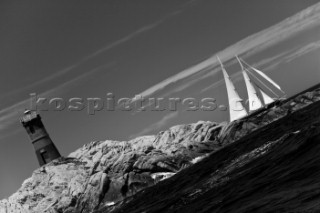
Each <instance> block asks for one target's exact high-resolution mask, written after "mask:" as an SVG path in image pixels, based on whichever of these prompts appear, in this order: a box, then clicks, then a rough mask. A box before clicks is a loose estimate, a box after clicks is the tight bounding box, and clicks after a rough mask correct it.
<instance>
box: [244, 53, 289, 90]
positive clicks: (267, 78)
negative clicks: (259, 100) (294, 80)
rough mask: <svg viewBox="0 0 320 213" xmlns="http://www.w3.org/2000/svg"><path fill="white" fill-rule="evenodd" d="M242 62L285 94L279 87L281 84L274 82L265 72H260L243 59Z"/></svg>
mask: <svg viewBox="0 0 320 213" xmlns="http://www.w3.org/2000/svg"><path fill="white" fill-rule="evenodd" d="M241 61H243V62H244V63H245V64H246V65H248V66H249V67H250V68H251V69H252V70H254V71H255V72H256V73H258V74H259V75H260V76H261V77H263V78H264V79H266V80H267V81H269V82H270V83H271V84H272V85H273V86H275V87H276V88H277V89H278V90H280V91H281V92H283V91H282V90H281V87H280V86H279V84H277V83H276V82H274V81H273V80H272V79H271V78H270V77H268V76H267V75H266V74H264V73H263V72H261V71H260V70H258V69H256V68H254V67H252V66H250V65H249V64H247V63H246V62H245V61H244V60H243V59H241ZM283 93H284V92H283Z"/></svg>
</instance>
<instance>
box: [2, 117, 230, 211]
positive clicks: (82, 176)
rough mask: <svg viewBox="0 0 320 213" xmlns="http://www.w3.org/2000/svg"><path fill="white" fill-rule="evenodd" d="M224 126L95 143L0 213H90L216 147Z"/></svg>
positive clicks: (52, 166) (39, 178)
mask: <svg viewBox="0 0 320 213" xmlns="http://www.w3.org/2000/svg"><path fill="white" fill-rule="evenodd" d="M225 126H226V124H225V123H222V124H218V123H214V122H208V121H207V122H204V121H199V122H197V123H195V124H188V125H178V126H174V127H172V128H170V129H169V130H167V131H164V132H160V133H159V134H158V135H151V136H142V137H138V138H135V139H133V140H130V141H110V140H107V141H94V142H91V143H88V144H86V145H84V146H83V147H82V148H80V149H78V150H76V151H75V152H73V153H71V154H70V155H69V156H68V157H67V158H60V159H58V160H55V161H52V162H51V163H49V164H47V165H45V166H42V167H41V168H39V169H37V170H36V171H34V173H33V175H32V177H31V178H29V179H27V180H26V181H25V182H24V183H23V184H22V187H21V188H20V189H19V190H18V191H17V192H16V193H15V194H13V195H12V196H11V197H10V198H8V199H5V200H2V201H1V202H0V212H1V213H2V212H91V211H92V210H94V209H97V208H98V207H99V206H101V205H104V206H105V205H112V204H113V203H115V202H117V201H119V200H122V199H123V198H125V197H127V196H131V195H133V194H135V193H137V192H138V191H140V190H141V189H144V188H146V187H148V186H151V185H154V184H155V183H157V182H159V181H161V180H163V179H165V178H168V177H171V176H172V175H174V174H175V173H177V172H179V171H180V170H181V169H183V168H186V167H188V166H190V165H191V164H193V161H192V160H193V159H194V158H197V157H199V156H202V155H203V154H206V153H209V152H212V151H214V150H216V149H218V148H219V147H220V144H219V142H218V140H217V138H218V136H219V134H220V133H221V130H222V129H223V128H224V127H225Z"/></svg>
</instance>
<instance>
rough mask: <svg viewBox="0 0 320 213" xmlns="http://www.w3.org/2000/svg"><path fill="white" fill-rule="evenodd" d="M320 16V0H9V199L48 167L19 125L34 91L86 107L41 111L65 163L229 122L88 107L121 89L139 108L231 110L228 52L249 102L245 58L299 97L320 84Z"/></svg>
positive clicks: (1, 81) (4, 146) (219, 113)
mask: <svg viewBox="0 0 320 213" xmlns="http://www.w3.org/2000/svg"><path fill="white" fill-rule="evenodd" d="M319 14H320V3H319V1H316V0H303V1H302V0H268V1H266V0H244V1H231V0H161V1H159V0H158V1H156V0H136V1H132V0H118V1H115V0H106V1H80V0H77V1H75V0H68V1H43V0H41V1H40V0H39V1H13V0H10V1H9V0H8V1H7V0H3V1H1V2H0V46H1V48H0V70H1V71H0V145H1V148H0V198H5V197H8V196H10V195H11V194H12V193H13V192H15V191H16V190H17V189H18V188H19V187H20V186H21V184H22V182H23V180H24V179H26V178H28V177H30V176H31V175H32V172H33V170H35V169H36V168H38V162H37V160H36V156H35V154H34V150H33V147H32V144H31V143H30V141H29V139H28V136H27V134H26V132H25V130H24V129H23V127H22V126H21V124H20V122H19V117H20V116H21V115H22V113H23V111H24V110H25V109H27V108H30V107H31V103H32V101H31V96H30V94H31V93H36V94H37V96H38V97H42V98H47V99H48V100H50V99H52V98H60V99H63V100H65V101H66V104H67V105H68V104H69V105H70V103H69V102H68V100H70V98H82V99H83V100H85V102H84V104H85V105H86V107H85V108H84V109H83V110H80V111H71V110H68V108H65V109H64V110H61V111H58V110H55V108H54V107H52V105H50V106H49V108H48V110H47V111H44V110H43V109H45V107H43V108H41V109H40V110H39V111H38V112H39V113H40V115H41V117H42V120H43V123H44V125H45V127H46V129H47V131H48V132H49V134H50V136H51V138H52V140H53V141H54V143H55V144H56V146H57V148H58V149H59V151H60V152H61V154H62V155H64V156H67V155H68V154H69V153H70V152H72V151H74V150H76V149H77V148H80V147H81V146H82V145H84V144H86V143H89V142H90V141H96V140H107V139H108V140H117V141H127V140H129V139H132V138H134V137H138V136H141V135H149V134H156V133H158V132H159V131H163V130H166V129H168V128H169V127H171V126H173V125H178V124H186V123H194V122H197V121H199V120H208V121H215V122H223V121H228V119H229V114H228V111H223V110H219V109H216V110H214V111H203V110H196V111H188V110H187V108H186V106H185V105H183V104H181V103H180V104H179V103H178V104H177V108H176V110H172V109H166V110H163V111H154V110H151V108H150V106H149V107H146V109H144V110H141V109H140V110H137V108H135V109H134V110H131V111H124V110H123V109H124V107H125V105H123V104H122V105H121V104H120V105H119V106H118V107H116V108H115V110H113V111H112V110H107V109H106V107H104V108H101V109H100V110H99V111H96V112H95V113H92V111H90V110H89V111H88V108H90V107H88V106H87V104H89V103H88V101H87V100H88V98H100V99H101V100H107V98H108V97H109V98H110V97H111V96H110V94H109V95H107V94H108V93H112V94H113V95H114V96H115V97H114V99H115V100H118V99H119V98H131V99H132V101H131V103H132V104H137V103H138V99H137V98H135V97H139V95H141V96H143V97H145V98H163V99H164V100H165V102H164V103H165V104H168V101H167V100H168V99H169V98H181V99H183V98H194V99H195V100H198V101H199V100H203V99H204V98H214V99H215V100H216V103H217V105H226V106H227V104H228V101H227V93H226V88H225V84H224V81H223V76H222V73H221V69H220V67H219V64H218V61H217V58H216V55H218V56H219V57H220V58H221V60H222V61H223V64H224V65H225V68H226V70H227V72H228V74H229V75H230V76H231V79H232V81H233V82H234V83H235V87H236V88H237V90H238V92H239V95H240V96H241V97H243V99H246V98H247V95H246V93H245V86H244V81H243V78H242V76H241V75H240V74H241V72H240V66H239V64H237V63H236V60H235V58H234V55H239V56H240V57H241V58H243V59H244V60H245V61H246V62H248V63H249V64H250V65H253V66H255V67H256V68H258V69H260V70H262V71H263V72H264V73H266V74H267V75H268V76H269V77H271V78H272V79H273V80H274V81H276V82H277V83H278V84H279V85H280V86H281V88H282V90H283V91H284V92H285V95H286V97H290V96H292V95H294V94H296V93H298V92H300V91H302V90H303V89H307V88H308V87H311V86H313V85H315V84H317V83H319V81H320V60H319V59H320V58H319V57H320V49H319V48H320V15H319ZM276 93H277V95H278V96H283V95H284V94H283V93H281V92H279V91H276ZM269 95H270V96H272V94H270V93H269ZM92 100H93V99H92ZM53 103H55V102H53ZM122 103H123V102H122ZM91 104H92V102H91ZM98 104H99V103H98ZM97 107H98V108H99V106H98V105H97ZM91 108H92V107H91ZM90 112H91V113H90Z"/></svg>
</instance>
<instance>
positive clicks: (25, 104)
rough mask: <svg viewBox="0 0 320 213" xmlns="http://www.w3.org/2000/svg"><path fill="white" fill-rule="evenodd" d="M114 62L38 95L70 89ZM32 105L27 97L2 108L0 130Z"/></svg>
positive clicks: (46, 95) (12, 122) (13, 121)
mask: <svg viewBox="0 0 320 213" xmlns="http://www.w3.org/2000/svg"><path fill="white" fill-rule="evenodd" d="M113 65H114V63H108V64H104V65H102V66H99V67H97V68H94V69H92V70H90V71H89V72H86V73H84V74H82V75H79V76H77V77H76V78H74V79H72V80H69V81H66V82H64V83H62V84H60V85H59V86H57V87H55V88H52V89H50V90H47V91H45V92H43V93H41V94H38V96H41V97H48V96H50V95H54V94H55V95H56V94H57V93H59V92H63V91H66V90H69V89H70V88H72V87H74V86H76V85H78V83H79V82H80V81H82V80H84V79H87V78H88V76H91V75H93V74H97V73H98V72H100V71H102V70H105V69H107V68H109V67H111V66H113ZM30 106H31V99H25V100H22V101H20V102H18V103H16V104H14V105H12V106H10V107H7V108H5V109H2V110H0V131H2V130H4V129H6V128H8V126H10V125H12V124H14V123H16V122H18V119H19V117H20V116H21V115H22V113H23V112H24V110H25V109H28V108H30Z"/></svg>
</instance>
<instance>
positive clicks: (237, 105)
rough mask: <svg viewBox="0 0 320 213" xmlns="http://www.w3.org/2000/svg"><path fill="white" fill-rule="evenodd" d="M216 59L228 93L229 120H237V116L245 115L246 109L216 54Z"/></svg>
mask: <svg viewBox="0 0 320 213" xmlns="http://www.w3.org/2000/svg"><path fill="white" fill-rule="evenodd" d="M217 59H218V61H219V63H220V66H221V69H222V73H223V77H224V80H225V83H226V87H227V93H228V101H229V113H230V122H232V121H234V120H237V119H239V118H242V117H244V116H247V115H248V113H247V111H246V109H245V108H244V107H243V105H242V103H241V102H242V99H241V98H240V96H239V95H238V92H237V91H236V89H235V87H234V85H233V83H232V81H231V80H230V77H229V75H228V73H227V71H226V70H225V68H224V66H223V64H222V62H221V61H220V58H219V57H218V56H217Z"/></svg>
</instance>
